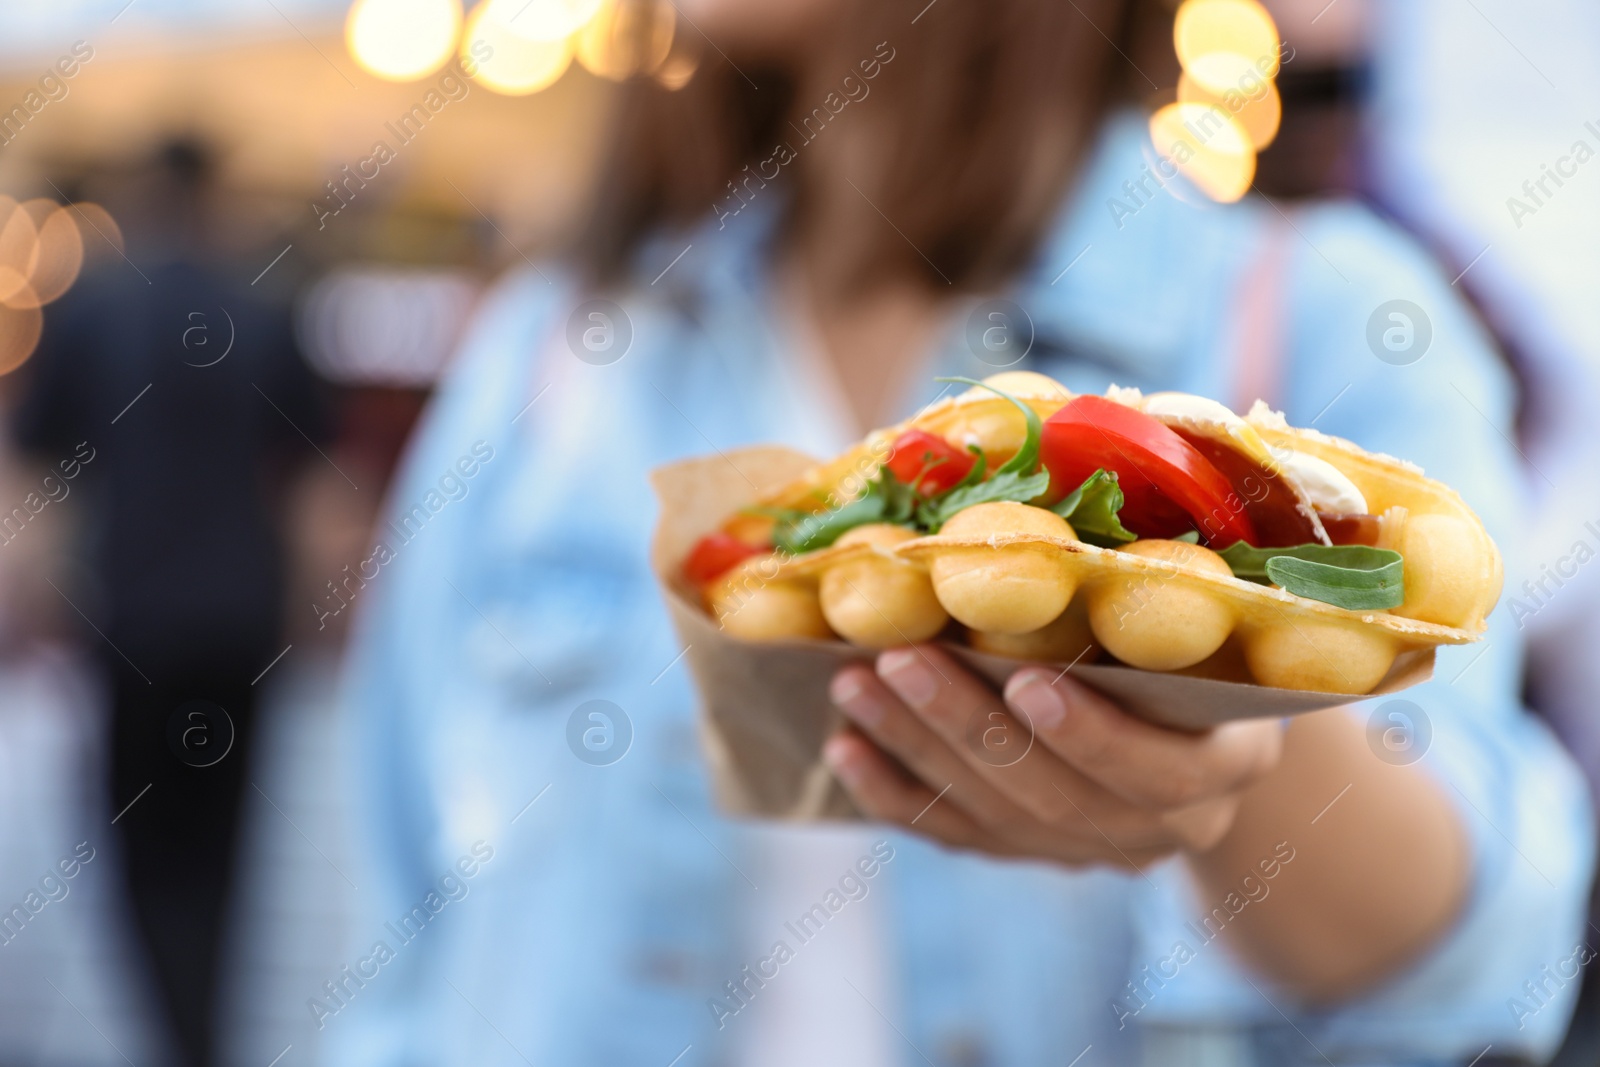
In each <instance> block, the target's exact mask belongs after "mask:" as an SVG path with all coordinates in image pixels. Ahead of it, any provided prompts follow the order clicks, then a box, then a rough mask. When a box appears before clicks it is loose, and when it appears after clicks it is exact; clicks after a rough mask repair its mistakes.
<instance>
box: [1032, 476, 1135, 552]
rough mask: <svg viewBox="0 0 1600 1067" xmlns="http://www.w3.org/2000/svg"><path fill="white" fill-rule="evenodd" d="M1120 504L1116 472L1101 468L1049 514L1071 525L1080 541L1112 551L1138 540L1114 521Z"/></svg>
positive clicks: (1119, 489) (1131, 532) (1118, 521)
mask: <svg viewBox="0 0 1600 1067" xmlns="http://www.w3.org/2000/svg"><path fill="white" fill-rule="evenodd" d="M1122 504H1123V496H1122V487H1121V486H1120V485H1118V484H1117V474H1116V472H1115V471H1108V470H1106V469H1105V468H1104V467H1101V468H1100V469H1099V470H1097V471H1095V472H1094V473H1093V474H1091V475H1089V477H1087V478H1085V479H1084V480H1083V484H1082V485H1080V486H1078V488H1076V489H1074V490H1073V491H1072V492H1070V493H1068V494H1067V495H1066V496H1065V497H1063V498H1062V500H1061V503H1059V504H1057V505H1056V506H1055V507H1053V508H1051V509H1050V510H1051V511H1054V512H1055V513H1056V514H1057V515H1060V516H1061V517H1062V518H1063V519H1066V520H1067V521H1068V522H1069V523H1071V524H1072V530H1073V532H1074V533H1076V534H1077V535H1078V538H1079V539H1080V540H1083V541H1087V542H1088V543H1089V544H1091V545H1099V546H1100V547H1101V548H1115V547H1116V546H1117V545H1123V544H1127V543H1128V542H1129V541H1136V540H1138V537H1139V535H1138V534H1136V533H1134V532H1133V531H1132V530H1129V529H1127V528H1125V527H1124V526H1123V525H1122V521H1121V520H1120V519H1118V518H1117V512H1119V511H1121V510H1122Z"/></svg>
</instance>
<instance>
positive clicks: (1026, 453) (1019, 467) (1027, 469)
mask: <svg viewBox="0 0 1600 1067" xmlns="http://www.w3.org/2000/svg"><path fill="white" fill-rule="evenodd" d="M934 381H936V382H960V383H961V384H962V385H975V386H977V387H978V388H979V389H987V390H989V392H991V393H993V394H994V395H995V396H998V397H1000V398H1001V399H1003V400H1009V401H1011V403H1012V405H1013V406H1015V407H1016V409H1017V410H1018V411H1020V412H1022V418H1023V421H1025V422H1026V423H1027V424H1028V432H1027V436H1025V437H1024V438H1023V440H1022V447H1021V448H1019V449H1017V454H1016V455H1014V456H1012V457H1011V458H1010V459H1009V460H1007V461H1006V465H1005V466H1003V467H1001V468H1000V469H999V470H997V471H995V472H994V476H995V477H996V478H998V477H1000V475H1002V474H1032V473H1033V468H1034V467H1036V466H1038V464H1039V438H1040V436H1041V435H1042V434H1043V432H1044V426H1043V424H1042V423H1040V421H1039V413H1038V412H1037V411H1035V410H1033V408H1032V406H1030V405H1028V404H1024V403H1023V402H1022V401H1020V400H1018V399H1017V398H1016V397H1014V396H1012V395H1011V394H1010V393H1006V392H1002V391H1000V390H999V389H996V388H995V387H994V386H992V385H984V384H983V383H982V382H980V381H978V380H977V379H976V378H961V377H950V378H935V379H934ZM1034 495H1035V496H1037V495H1038V494H1034Z"/></svg>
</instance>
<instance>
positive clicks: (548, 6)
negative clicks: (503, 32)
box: [483, 0, 601, 41]
mask: <svg viewBox="0 0 1600 1067" xmlns="http://www.w3.org/2000/svg"><path fill="white" fill-rule="evenodd" d="M600 5H601V0H484V4H483V7H484V9H485V10H484V17H486V18H492V19H494V20H495V21H496V22H498V23H499V24H500V25H501V26H503V27H504V28H505V29H507V30H509V31H510V32H512V33H514V34H516V35H517V36H518V37H525V38H527V39H528V40H531V41H558V40H560V39H561V38H563V37H567V36H570V35H571V34H574V33H576V32H577V31H579V30H581V29H583V27H584V25H585V24H586V23H588V22H589V20H590V19H592V18H593V17H594V15H595V12H596V11H597V10H598V9H599V8H600Z"/></svg>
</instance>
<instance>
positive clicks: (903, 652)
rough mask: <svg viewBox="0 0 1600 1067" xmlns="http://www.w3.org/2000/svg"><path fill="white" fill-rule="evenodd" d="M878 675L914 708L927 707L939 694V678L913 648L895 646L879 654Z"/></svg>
mask: <svg viewBox="0 0 1600 1067" xmlns="http://www.w3.org/2000/svg"><path fill="white" fill-rule="evenodd" d="M878 676H879V677H880V678H882V679H883V680H884V681H886V682H888V683H889V686H890V688H892V689H893V690H894V691H895V692H896V693H899V694H900V697H901V699H903V700H904V701H905V702H906V703H907V704H910V705H911V706H912V707H914V708H925V707H927V706H928V705H929V704H932V703H933V701H934V698H935V697H937V696H938V695H939V679H938V678H936V677H934V674H933V672H932V671H931V670H929V669H928V665H927V664H926V663H924V662H923V660H922V656H921V654H920V653H918V652H917V651H916V650H915V649H910V648H897V649H895V650H894V651H893V652H885V653H884V654H883V655H881V656H879V657H878Z"/></svg>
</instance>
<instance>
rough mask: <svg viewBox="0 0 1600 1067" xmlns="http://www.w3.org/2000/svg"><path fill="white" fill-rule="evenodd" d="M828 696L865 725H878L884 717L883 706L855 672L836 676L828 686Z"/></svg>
mask: <svg viewBox="0 0 1600 1067" xmlns="http://www.w3.org/2000/svg"><path fill="white" fill-rule="evenodd" d="M828 698H829V699H830V700H832V701H833V702H834V704H835V705H837V706H838V708H839V709H840V710H841V711H843V712H844V713H845V714H846V715H848V716H850V717H851V718H852V719H854V720H855V721H856V722H858V723H860V724H861V725H863V726H876V725H877V724H878V722H879V721H880V720H881V719H882V718H883V708H882V707H881V706H880V705H879V704H878V702H877V701H876V700H875V699H873V697H872V695H871V694H870V693H868V692H867V691H866V688H865V687H864V686H862V684H861V682H860V681H859V680H858V679H857V678H856V676H855V675H854V674H848V673H847V674H841V675H839V676H837V677H836V678H834V680H833V682H832V684H830V685H829V686H828Z"/></svg>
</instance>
